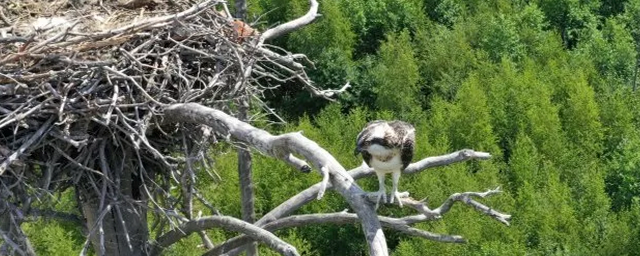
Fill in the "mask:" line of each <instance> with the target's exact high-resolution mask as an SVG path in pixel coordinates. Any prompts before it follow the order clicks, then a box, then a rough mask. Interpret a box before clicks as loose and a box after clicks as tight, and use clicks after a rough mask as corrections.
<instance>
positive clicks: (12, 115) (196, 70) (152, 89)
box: [0, 0, 510, 255]
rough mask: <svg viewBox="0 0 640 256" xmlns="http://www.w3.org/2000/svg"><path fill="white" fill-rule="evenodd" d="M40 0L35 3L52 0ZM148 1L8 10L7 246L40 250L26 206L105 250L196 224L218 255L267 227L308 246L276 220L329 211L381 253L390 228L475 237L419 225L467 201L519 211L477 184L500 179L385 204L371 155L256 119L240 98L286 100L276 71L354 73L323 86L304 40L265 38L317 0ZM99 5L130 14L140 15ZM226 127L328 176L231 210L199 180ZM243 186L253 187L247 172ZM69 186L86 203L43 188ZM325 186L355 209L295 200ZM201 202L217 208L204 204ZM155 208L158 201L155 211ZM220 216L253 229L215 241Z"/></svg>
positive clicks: (309, 16) (464, 155) (160, 245)
mask: <svg viewBox="0 0 640 256" xmlns="http://www.w3.org/2000/svg"><path fill="white" fill-rule="evenodd" d="M30 1H32V3H31V4H33V5H34V6H38V5H42V4H43V3H44V2H45V1H44V0H30ZM150 2H152V1H132V2H130V3H128V4H124V5H121V4H117V3H112V4H109V3H103V4H102V5H95V6H91V5H86V6H83V7H78V6H76V7H75V9H68V11H67V12H66V14H65V15H64V16H56V15H57V13H58V12H57V10H58V9H60V8H68V6H67V5H66V3H63V2H59V3H58V2H56V3H54V5H55V4H58V5H60V6H49V8H43V9H42V10H40V11H41V12H42V13H40V14H41V16H42V17H37V18H33V19H30V20H26V21H21V23H18V22H17V20H19V19H18V18H17V17H18V16H19V15H20V10H19V9H10V8H9V9H6V10H5V9H2V10H0V14H2V20H3V22H4V23H7V24H9V26H8V28H0V29H1V30H2V31H0V35H2V38H0V45H2V47H0V92H1V93H0V133H1V134H2V136H0V191H1V192H2V193H1V194H0V200H1V201H0V218H1V221H0V235H1V236H2V244H0V253H4V254H21V255H33V254H35V252H34V250H33V248H32V247H31V245H30V242H29V239H28V237H27V236H26V235H25V234H24V232H22V230H21V228H20V225H21V223H22V222H23V221H24V220H25V219H26V218H25V216H34V217H37V216H42V215H49V216H52V217H54V218H58V219H65V220H69V219H72V220H73V221H74V222H81V223H82V225H84V227H85V229H86V230H87V234H86V235H87V243H86V246H85V250H84V251H83V254H84V253H86V251H87V249H88V246H89V245H92V246H93V249H94V251H95V252H96V253H98V254H100V255H157V254H159V253H161V252H162V250H163V249H164V248H166V247H168V246H171V245H172V244H174V243H175V242H177V241H179V240H180V239H182V238H183V237H185V236H187V235H188V234H191V233H194V232H195V233H197V234H199V236H200V237H201V239H202V241H203V244H205V245H206V247H207V248H209V251H208V252H207V253H206V254H207V255H218V254H222V253H226V254H229V255H233V254H237V253H238V252H240V251H242V249H241V248H242V247H243V246H246V245H250V244H251V243H253V242H254V241H255V242H261V243H264V244H266V245H267V246H269V247H270V248H271V249H273V250H275V251H277V252H279V253H281V254H283V255H298V253H297V251H296V249H295V248H294V247H293V246H292V245H290V244H287V243H286V242H284V241H282V240H281V239H279V238H278V237H277V236H275V235H274V234H273V231H275V230H278V229H282V228H287V227H296V226H302V225H314V224H318V223H336V224H346V223H360V224H361V226H362V228H363V230H364V233H365V239H366V242H367V244H368V248H369V253H370V254H371V255H388V250H387V244H386V239H385V235H384V232H383V229H382V227H385V228H389V229H394V230H398V231H399V232H402V233H404V234H407V235H412V236H419V237H423V238H426V239H431V240H436V241H442V242H464V240H463V238H462V237H460V236H455V235H444V234H434V233H431V232H428V231H425V230H420V229H416V228H414V227H412V225H413V224H415V223H418V222H422V221H429V220H433V219H437V218H440V217H441V216H442V215H443V214H445V213H446V212H447V211H449V209H450V208H451V207H452V205H453V204H454V203H455V202H458V201H459V202H463V203H465V204H467V205H470V206H472V207H474V208H475V209H477V210H478V211H480V212H482V213H484V214H486V215H489V216H491V217H493V218H495V219H496V220H498V221H500V222H502V223H505V224H508V223H509V222H508V221H509V218H510V216H509V215H506V214H503V213H499V212H497V211H495V210H493V209H492V208H490V207H487V206H485V205H484V204H482V203H480V202H478V201H476V200H475V199H474V198H482V197H486V196H490V195H493V194H495V193H498V192H499V189H493V190H488V191H486V192H464V193H458V194H454V195H451V197H449V199H447V200H446V201H445V202H443V203H442V204H441V205H440V206H439V207H437V208H435V209H432V208H429V207H428V205H427V203H426V202H421V201H416V200H413V199H411V198H409V197H406V198H402V203H403V204H404V205H406V206H408V207H412V208H414V209H415V210H416V211H417V213H416V214H415V215H412V216H405V217H399V218H392V217H385V216H378V214H377V213H376V212H375V210H374V208H373V205H374V204H373V202H372V199H370V198H369V196H368V194H367V193H365V192H364V191H363V190H362V189H361V188H360V187H359V186H358V185H357V183H356V180H357V179H359V178H362V177H365V176H368V175H371V174H372V173H373V171H372V170H370V169H369V168H367V167H365V166H361V167H358V168H356V169H354V170H351V171H347V170H346V169H345V168H344V167H343V166H342V165H341V164H340V163H339V162H338V161H337V160H336V159H335V158H334V157H333V156H332V155H331V154H330V153H329V152H327V151H326V150H325V149H323V148H321V147H320V146H319V145H318V144H316V143H315V142H313V141H311V140H309V139H307V138H306V137H304V136H303V135H302V134H301V133H298V132H296V133H287V134H281V135H272V134H269V133H268V132H266V131H264V130H261V129H259V128H256V127H254V126H251V125H250V124H248V123H247V120H248V117H247V115H246V114H247V112H246V111H244V110H242V109H243V108H245V109H246V108H247V107H248V105H247V104H248V103H249V102H251V103H252V104H255V105H254V106H256V107H261V108H262V109H264V110H265V111H266V112H267V113H270V114H274V115H275V113H272V112H270V111H271V109H270V108H268V107H267V106H266V105H265V104H264V103H263V102H262V101H261V100H260V97H258V96H259V95H260V94H261V93H262V92H263V91H265V90H269V89H271V88H272V87H273V86H272V85H271V84H269V83H268V82H265V81H267V80H270V81H276V83H279V82H284V81H289V80H292V79H293V80H296V81H297V82H299V84H300V85H301V86H303V87H304V88H305V89H306V90H308V91H309V92H310V93H311V94H313V95H315V96H317V97H320V98H324V99H329V100H330V99H331V98H332V97H334V96H336V95H338V94H340V93H341V92H343V91H345V90H346V89H348V88H349V84H348V83H347V84H346V85H345V86H344V87H343V88H341V89H339V90H320V89H318V88H317V87H316V86H315V85H314V84H313V82H312V81H311V80H310V79H309V78H308V77H307V75H306V73H305V66H304V65H303V64H302V63H306V62H308V60H307V59H306V57H305V56H304V55H302V54H292V53H289V52H286V51H284V50H282V49H278V48H276V47H271V46H269V45H268V44H267V43H266V42H268V41H269V40H271V39H274V38H276V37H278V36H281V35H284V34H286V33H289V32H292V31H295V30H296V29H299V28H301V27H303V26H306V25H308V24H309V23H311V22H313V20H314V19H315V18H316V16H317V15H318V3H317V2H316V1H315V0H310V1H309V3H310V7H309V10H308V12H307V13H306V14H305V15H303V16H302V17H299V18H297V19H294V20H292V21H289V22H286V23H283V24H281V25H279V26H276V27H274V28H272V29H268V30H266V31H264V32H263V33H257V32H256V33H254V32H251V33H249V34H246V33H244V32H246V30H245V27H244V26H242V27H241V28H242V30H238V26H237V24H236V23H234V22H233V21H232V20H230V19H229V18H228V17H230V15H229V11H228V8H227V6H226V4H225V2H223V1H218V0H205V1H203V2H201V3H198V4H195V5H192V4H191V3H189V1H186V0H185V1H180V0H176V1H170V3H168V4H166V5H164V4H156V5H154V6H155V8H157V9H161V10H162V11H157V12H156V13H157V15H158V16H154V17H146V18H144V17H143V18H140V13H141V12H140V10H138V9H137V8H141V7H145V6H149V4H150ZM215 7H217V8H221V9H222V10H224V11H223V12H219V11H216V10H215V9H214V8H215ZM86 13H106V14H105V15H109V14H110V13H111V14H113V13H125V14H126V15H125V17H128V19H125V20H121V19H116V18H113V17H109V18H105V17H101V16H99V15H93V16H92V15H84V14H86ZM127 15H128V16H127ZM44 17H46V18H44ZM118 17H121V16H118ZM265 78H268V79H265ZM238 103H240V108H238ZM245 103H246V104H245ZM239 109H240V111H238V110H239ZM234 116H235V117H234ZM219 140H225V141H229V142H231V143H236V142H235V141H237V142H239V143H241V145H246V146H247V147H252V148H255V149H256V150H258V151H260V152H261V153H263V154H265V155H269V156H272V157H275V158H277V159H280V160H282V161H284V162H286V163H288V164H289V165H291V166H292V167H294V168H296V169H298V170H300V171H302V172H309V171H310V170H311V169H312V168H313V169H314V170H315V171H316V172H318V173H319V174H320V177H321V181H320V182H319V183H318V184H316V185H313V186H311V187H309V188H308V189H306V190H304V191H301V192H300V193H299V194H298V195H296V196H294V197H292V198H290V199H289V200H287V201H285V202H283V203H282V204H281V205H280V206H278V207H276V208H274V209H273V210H271V212H269V213H267V214H266V215H264V216H263V217H262V218H261V219H260V220H257V221H256V222H255V223H252V222H253V218H252V216H251V214H252V213H253V212H254V210H253V209H252V208H253V204H252V203H250V202H248V201H247V204H246V206H243V208H244V210H243V216H242V218H243V220H240V219H237V218H233V217H230V216H224V215H222V213H220V212H219V211H218V210H217V209H216V208H215V206H214V205H212V204H211V203H210V202H208V201H207V199H206V198H205V197H204V196H202V195H201V194H200V192H199V189H198V187H197V186H196V182H195V177H196V173H198V172H210V170H211V168H209V167H210V166H211V164H212V161H211V160H210V159H209V157H210V156H209V154H210V152H208V150H209V149H210V148H211V147H210V145H211V144H213V143H217V142H218V141H219ZM239 153H240V155H241V156H242V155H244V156H245V157H248V158H243V157H240V161H239V174H240V175H241V176H243V175H245V176H246V175H247V173H243V171H246V170H250V164H249V163H250V157H249V155H248V154H247V153H248V151H247V150H246V149H244V148H241V149H240V150H239ZM489 157H490V155H489V154H488V153H482V152H475V151H472V150H462V151H459V152H455V153H452V154H449V155H445V156H439V157H432V158H425V159H423V160H420V161H418V162H416V163H414V164H411V165H410V166H409V167H408V168H407V169H406V170H405V171H404V172H405V173H418V172H420V171H423V170H425V169H426V168H428V167H433V166H439V165H444V164H450V163H454V162H458V161H463V160H468V159H488V158H489ZM247 160H249V161H247ZM209 174H210V175H211V176H213V177H215V176H216V174H215V173H211V172H210V173H209ZM248 175H249V176H248V177H250V173H249V174H248ZM301 175H302V174H301ZM247 184H248V185H247ZM243 186H244V187H246V188H250V187H251V181H250V179H249V180H248V181H245V183H244V185H243ZM175 187H177V188H179V189H178V191H174V190H173V188H175ZM67 189H73V190H74V191H75V194H76V196H77V203H78V205H79V209H80V210H79V214H81V215H82V217H79V216H75V215H74V214H73V213H56V212H54V211H51V210H50V209H46V208H47V203H46V200H45V202H42V201H39V202H40V203H38V204H37V205H34V203H33V202H34V201H36V200H34V199H36V198H38V199H40V200H42V199H43V198H46V196H45V195H47V194H53V193H55V192H56V191H64V190H67ZM326 189H333V190H335V191H336V192H338V193H339V194H340V195H342V197H343V198H344V200H345V201H346V202H347V203H349V205H350V208H351V210H352V211H353V213H350V212H347V211H342V212H335V213H325V214H310V215H291V214H292V213H293V212H294V211H295V210H297V209H299V208H300V207H302V206H303V205H304V204H306V203H308V202H310V201H312V200H314V199H318V200H320V199H322V197H323V195H324V193H325V191H326ZM247 191H249V190H247ZM245 193H246V194H245V196H243V197H244V198H246V199H250V198H252V196H250V195H248V194H252V193H251V192H250V191H249V192H245ZM243 201H244V199H243ZM196 203H197V204H200V205H203V206H204V207H206V208H207V209H208V210H209V213H207V214H204V216H200V215H199V214H194V210H195V209H194V204H196ZM243 204H244V203H243ZM38 207H44V208H45V209H39V208H38ZM147 214H152V215H153V216H154V218H153V220H154V221H153V222H152V223H148V220H147ZM69 215H70V216H71V217H69ZM212 228H224V229H228V230H233V231H237V232H240V233H243V235H242V236H238V237H235V238H232V239H229V240H228V241H225V242H224V243H222V244H219V245H213V244H212V242H211V241H210V239H209V238H208V237H207V234H206V231H207V230H208V229H212ZM150 234H157V236H156V237H150Z"/></svg>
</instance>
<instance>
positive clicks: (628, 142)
mask: <svg viewBox="0 0 640 256" xmlns="http://www.w3.org/2000/svg"><path fill="white" fill-rule="evenodd" d="M232 3H233V1H231V2H230V4H229V6H230V7H233V4H232ZM319 3H320V10H319V13H320V14H321V16H320V17H318V18H317V20H316V21H315V22H314V23H313V24H311V25H309V26H307V27H305V28H303V29H301V30H299V31H296V32H293V33H291V34H288V35H286V36H284V37H281V38H278V39H276V40H275V41H274V42H273V44H274V45H277V46H279V47H282V48H283V49H287V50H288V51H291V52H296V53H303V54H306V55H307V56H308V58H309V60H311V61H312V62H313V63H314V67H315V68H314V69H309V70H308V74H309V77H310V78H311V80H312V81H314V82H315V84H316V85H317V86H318V87H321V88H336V89H337V88H341V87H342V86H343V85H344V84H345V83H346V82H349V83H350V84H351V86H352V87H351V88H349V89H348V90H347V91H346V92H344V93H342V94H340V95H339V96H338V97H337V99H336V100H335V101H328V100H325V99H321V98H317V97H313V96H311V95H310V94H309V93H308V92H307V91H305V90H302V89H300V86H299V85H297V84H296V81H295V80H291V81H268V83H270V84H271V85H273V86H274V87H275V89H273V90H270V91H267V92H265V93H264V95H263V96H264V97H263V100H264V102H265V103H266V104H267V105H268V106H270V107H271V108H272V109H273V111H274V112H275V114H274V113H267V112H266V111H265V110H264V109H263V108H259V107H255V105H254V107H253V108H252V109H251V110H250V117H251V124H252V125H255V126H257V127H260V128H263V129H267V130H269V131H271V132H273V133H282V132H290V131H302V132H303V134H304V135H305V136H306V137H308V138H310V139H311V140H313V141H315V142H317V143H318V144H319V145H320V146H321V147H323V148H325V149H326V150H327V151H328V152H330V153H331V154H332V155H333V156H335V157H336V158H337V160H339V162H340V163H341V164H342V165H343V166H345V167H346V168H347V169H350V168H355V167H358V166H360V165H361V164H362V158H360V157H359V156H354V155H353V150H354V147H355V138H356V136H357V134H358V133H359V132H360V130H361V129H362V127H363V126H364V125H365V124H366V123H367V122H368V121H370V120H375V119H387V120H393V119H398V120H404V121H407V122H409V123H412V124H413V125H414V126H415V127H416V153H415V157H416V158H418V159H420V158H424V157H427V156H435V155H442V154H447V153H450V152H453V151H456V150H461V149H466V148H470V149H474V150H477V151H483V152H489V153H490V154H491V155H492V156H493V157H492V158H491V159H490V160H487V161H469V162H464V163H457V164H452V165H449V166H446V167H440V168H434V169H430V170H429V171H426V172H422V173H418V174H414V175H403V177H402V178H401V180H400V189H401V190H403V191H406V190H408V191H411V195H412V196H413V197H416V198H417V199H420V198H427V199H428V202H429V203H430V204H433V205H437V204H439V203H440V202H442V201H443V200H445V199H446V198H447V197H449V195H451V194H453V193H456V192H461V191H485V190H487V189H491V188H495V187H496V186H500V187H501V189H502V190H503V193H500V194H498V195H495V196H492V197H489V198H486V199H482V201H483V202H485V203H487V205H490V206H491V207H492V208H495V209H499V210H501V211H503V212H507V213H509V214H511V215H512V220H511V223H510V224H511V225H509V226H506V225H502V224H500V223H498V222H496V221H495V220H493V219H491V218H490V217H487V216H485V215H482V214H479V213H478V212H476V211H474V210H473V209H472V208H471V207H464V206H455V207H453V209H452V210H451V211H450V212H449V213H448V214H447V215H445V216H444V217H443V218H442V219H440V220H438V221H432V222H424V223H420V224H418V225H417V227H419V228H420V229H423V230H428V231H431V232H435V233H440V234H455V235H461V236H463V237H464V238H465V239H466V240H467V243H465V244H453V243H441V242H435V241H429V240H425V239H421V238H415V237H408V236H405V235H403V234H400V233H394V232H393V231H385V232H386V236H387V242H388V246H389V250H390V254H392V255H398V256H405V255H406V256H408V255H640V92H638V90H637V87H638V83H640V81H638V71H639V70H638V69H639V68H640V54H639V53H640V0H349V1H342V0H321V1H320V2H319ZM247 5H248V15H247V18H246V20H247V22H251V23H252V24H253V27H254V28H258V29H259V30H264V29H266V28H268V27H271V26H274V25H275V24H277V23H278V22H282V21H285V20H291V19H292V18H295V17H298V16H300V15H302V14H304V13H305V12H306V11H307V9H308V1H306V0H248V1H247ZM211 152H212V154H213V155H212V157H213V158H214V159H215V165H214V166H212V167H211V168H212V169H211V171H212V172H214V173H216V174H217V176H215V177H212V176H210V175H208V174H207V173H206V172H201V173H199V174H198V175H197V181H196V182H197V186H198V187H200V188H206V189H201V192H203V195H202V196H204V197H206V198H208V199H209V200H210V202H211V203H212V204H213V205H214V207H215V208H216V209H217V210H218V211H219V212H220V213H222V214H224V215H230V216H235V217H238V218H240V216H241V201H240V188H239V180H238V173H237V168H238V167H237V164H238V156H237V154H236V148H235V147H234V145H232V144H229V143H219V144H217V145H215V146H214V149H213V150H212V151H211ZM252 155H253V167H252V168H253V181H254V184H255V196H256V197H255V208H256V216H258V217H260V216H262V215H263V214H265V213H266V212H268V211H269V210H270V209H273V208H274V207H275V206H278V205H279V204H280V203H282V202H283V201H284V200H286V199H288V198H290V197H291V196H293V195H295V194H297V193H298V192H299V191H301V190H304V189H305V188H307V187H309V186H310V185H313V184H315V183H317V182H318V181H319V178H318V175H311V174H303V173H300V172H299V171H297V170H294V169H293V168H291V167H289V166H288V165H287V164H285V163H284V162H282V161H279V160H277V159H273V158H269V157H266V156H263V155H261V154H260V153H258V152H256V151H253V154H252ZM358 184H359V185H360V186H362V187H363V189H364V190H367V191H375V190H377V186H378V185H377V180H376V178H375V177H368V178H366V179H361V180H359V181H358ZM54 196H55V198H56V199H55V200H56V202H57V204H56V208H57V209H59V210H66V211H70V212H74V211H77V206H76V205H74V203H73V200H72V199H73V198H74V191H73V190H71V189H70V190H68V191H65V192H63V193H60V194H58V195H54ZM347 208H349V205H348V204H347V203H346V202H345V201H344V200H343V198H342V197H340V195H338V194H337V193H335V192H332V191H328V192H327V194H326V195H325V197H324V198H323V199H322V200H318V201H314V202H312V203H310V204H309V205H306V206H305V207H303V208H302V209H300V210H299V211H298V213H318V212H336V211H341V210H343V209H347ZM408 212H410V210H409V209H407V208H399V207H397V205H385V206H381V207H380V209H378V213H379V214H381V215H386V216H399V215H406V214H407V213H408ZM150 221H151V220H150ZM23 226H24V230H25V232H26V233H28V234H29V237H30V239H31V242H32V244H33V246H34V247H35V250H36V252H38V254H39V255H77V254H79V253H80V251H81V250H82V248H83V246H84V243H85V237H84V236H83V235H82V230H81V228H80V227H78V226H75V225H72V224H69V223H65V222H63V221H55V220H47V219H41V220H38V221H33V222H29V223H25V224H24V225H23ZM207 234H208V235H209V237H210V238H211V240H212V241H214V242H221V241H225V240H226V239H229V238H231V237H234V236H236V235H237V233H234V232H229V231H223V230H220V229H212V230H208V231H207ZM275 234H276V235H277V236H278V237H281V238H282V239H283V240H285V241H287V242H289V243H291V244H292V245H294V246H295V247H296V248H297V249H298V251H299V252H300V254H301V255H366V254H367V248H366V243H365V240H364V238H363V233H362V230H361V227H360V225H357V224H353V225H330V224H326V225H311V226H305V227H296V228H290V229H283V230H280V231H277V232H275ZM200 244H201V239H200V237H199V236H198V235H197V234H192V235H191V236H190V237H189V238H188V239H185V240H183V241H180V242H179V243H177V244H175V245H173V246H172V247H170V248H168V249H166V250H165V252H164V255H201V254H202V253H204V252H205V251H206V250H205V248H203V247H202V246H201V245H200ZM259 249H260V254H261V255H276V254H277V253H276V252H274V251H272V250H270V249H269V248H268V247H266V246H263V245H260V246H259Z"/></svg>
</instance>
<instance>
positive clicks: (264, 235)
mask: <svg viewBox="0 0 640 256" xmlns="http://www.w3.org/2000/svg"><path fill="white" fill-rule="evenodd" d="M214 227H221V228H224V229H228V230H232V231H236V232H241V233H244V234H246V235H248V236H249V237H251V238H252V239H255V240H257V241H260V242H263V243H265V244H266V245H268V246H269V247H270V248H271V249H273V250H275V251H277V252H279V253H280V254H282V255H299V254H298V252H297V251H296V248H295V247H293V246H292V245H290V244H288V243H286V242H284V241H282V240H281V239H280V238H278V237H277V236H275V235H273V234H272V233H270V232H268V231H266V230H264V229H261V228H259V227H256V226H254V225H252V224H250V223H247V222H244V221H242V220H239V219H236V218H233V217H229V216H208V217H204V218H198V219H195V220H191V221H188V222H186V223H184V224H182V225H180V226H179V227H178V228H176V229H174V230H171V231H169V232H167V233H165V234H163V235H161V236H160V237H158V239H157V240H156V242H155V243H152V245H151V252H150V254H149V255H160V253H161V252H162V250H163V249H164V248H166V247H168V246H171V245H172V244H174V243H175V242H177V241H179V240H180V239H182V238H184V237H186V236H189V235H190V234H191V233H193V232H199V231H204V230H206V229H211V228H214Z"/></svg>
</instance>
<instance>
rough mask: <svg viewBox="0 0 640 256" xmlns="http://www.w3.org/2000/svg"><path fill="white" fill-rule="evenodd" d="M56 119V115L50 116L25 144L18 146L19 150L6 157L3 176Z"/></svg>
mask: <svg viewBox="0 0 640 256" xmlns="http://www.w3.org/2000/svg"><path fill="white" fill-rule="evenodd" d="M54 119H55V117H50V118H49V120H47V121H46V122H45V123H44V124H42V126H40V128H38V130H37V131H36V132H35V133H33V135H32V136H31V137H30V138H29V139H28V140H27V141H26V142H25V143H24V144H22V145H21V146H20V148H18V150H16V151H15V152H13V154H11V155H10V156H9V157H7V159H5V160H4V161H3V162H2V163H1V164H0V176H2V174H3V173H4V172H5V171H6V170H7V169H8V168H9V166H10V165H11V164H12V163H13V162H14V161H16V160H18V159H19V158H20V155H22V154H23V153H24V152H25V151H27V149H29V147H31V145H32V144H34V143H35V142H36V141H38V140H39V139H40V138H42V137H43V136H45V135H46V133H47V131H48V130H49V128H51V126H52V123H53V120H54Z"/></svg>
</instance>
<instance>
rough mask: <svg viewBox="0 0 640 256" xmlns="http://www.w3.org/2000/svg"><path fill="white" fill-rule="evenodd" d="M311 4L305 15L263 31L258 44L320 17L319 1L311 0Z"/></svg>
mask: <svg viewBox="0 0 640 256" xmlns="http://www.w3.org/2000/svg"><path fill="white" fill-rule="evenodd" d="M309 5H310V6H309V11H307V13H306V14H305V15H304V16H302V17H299V18H297V19H295V20H292V21H289V22H286V23H284V24H280V25H279V26H277V27H275V28H271V29H268V30H267V31H265V32H264V33H262V35H261V36H260V39H259V43H258V45H261V44H262V43H263V42H265V41H268V40H271V39H274V38H278V37H280V36H282V35H284V34H287V33H289V32H291V31H295V30H298V29H300V28H302V27H304V26H306V25H308V24H309V23H311V22H312V21H313V20H314V19H315V18H316V17H318V1H316V0H309Z"/></svg>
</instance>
